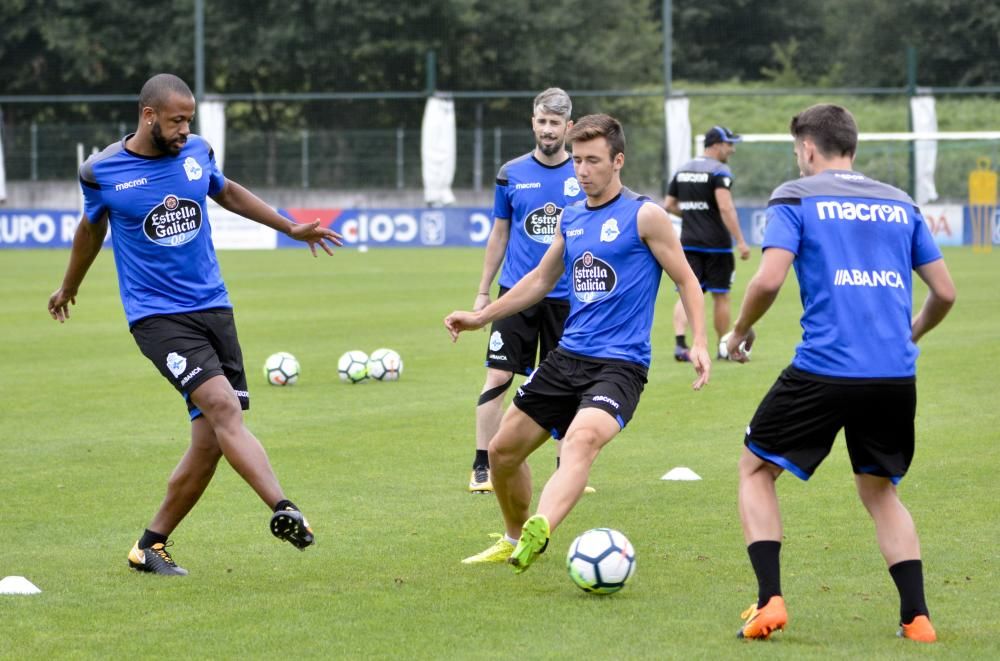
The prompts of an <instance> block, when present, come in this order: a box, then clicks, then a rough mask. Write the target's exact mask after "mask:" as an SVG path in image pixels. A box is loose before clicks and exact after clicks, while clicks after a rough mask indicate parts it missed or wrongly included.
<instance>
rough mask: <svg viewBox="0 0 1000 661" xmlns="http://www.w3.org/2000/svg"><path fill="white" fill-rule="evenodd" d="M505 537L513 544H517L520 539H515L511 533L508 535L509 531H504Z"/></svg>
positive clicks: (505, 539)
mask: <svg viewBox="0 0 1000 661" xmlns="http://www.w3.org/2000/svg"><path fill="white" fill-rule="evenodd" d="M503 538H504V541H507V542H509V543H510V545H511V546H517V543H518V541H519V540H517V539H514V538H513V537H511V536H510V535H508V534H507V533H504V534H503Z"/></svg>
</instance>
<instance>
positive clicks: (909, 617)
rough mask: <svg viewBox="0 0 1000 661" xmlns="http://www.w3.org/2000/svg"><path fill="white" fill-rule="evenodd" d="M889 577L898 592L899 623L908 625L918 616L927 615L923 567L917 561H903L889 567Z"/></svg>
mask: <svg viewBox="0 0 1000 661" xmlns="http://www.w3.org/2000/svg"><path fill="white" fill-rule="evenodd" d="M889 575H890V576H892V580H893V581H895V583H896V589H897V590H899V621H900V622H902V623H903V624H909V623H910V622H912V621H913V618H915V617H916V616H918V615H927V616H929V615H930V613H928V612H927V602H925V601H924V565H923V563H922V562H920V561H919V560H903V561H902V562H897V563H896V564H894V565H893V566H892V567H889Z"/></svg>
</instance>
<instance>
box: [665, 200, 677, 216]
mask: <svg viewBox="0 0 1000 661" xmlns="http://www.w3.org/2000/svg"><path fill="white" fill-rule="evenodd" d="M663 208H664V209H666V210H667V213H672V214H673V215H675V216H680V215H681V205H680V203H679V201H678V199H677V198H676V197H674V196H673V195H667V196H666V197H665V198H664V199H663Z"/></svg>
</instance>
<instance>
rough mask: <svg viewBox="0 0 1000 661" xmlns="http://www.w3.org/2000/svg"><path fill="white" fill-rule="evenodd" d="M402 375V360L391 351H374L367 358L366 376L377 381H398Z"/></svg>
mask: <svg viewBox="0 0 1000 661" xmlns="http://www.w3.org/2000/svg"><path fill="white" fill-rule="evenodd" d="M402 375H403V359H402V358H401V357H400V356H399V354H398V353H396V352H395V351H393V350H392V349H384V348H383V349H375V351H372V355H371V356H369V357H368V376H370V377H371V378H373V379H376V380H378V381H398V380H399V377H400V376H402Z"/></svg>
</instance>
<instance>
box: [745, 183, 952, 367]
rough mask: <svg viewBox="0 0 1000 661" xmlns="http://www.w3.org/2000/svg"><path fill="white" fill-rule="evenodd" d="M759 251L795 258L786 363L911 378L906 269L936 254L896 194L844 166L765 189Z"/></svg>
mask: <svg viewBox="0 0 1000 661" xmlns="http://www.w3.org/2000/svg"><path fill="white" fill-rule="evenodd" d="M763 248H764V250H767V249H768V248H784V249H785V250H788V251H790V252H792V253H794V254H795V262H794V266H795V274H796V276H797V277H798V279H799V289H800V296H801V299H802V308H803V312H802V319H801V324H802V342H801V344H799V345H798V346H797V347H796V349H795V358H794V359H793V360H792V365H794V366H795V367H797V368H799V369H801V370H805V371H806V372H812V373H814V374H820V375H825V376H833V377H844V378H879V377H882V378H892V377H911V376H913V375H915V374H916V360H917V355H918V353H919V351H918V349H917V346H916V345H915V344H914V343H913V342H912V340H911V339H910V336H911V330H910V329H911V312H912V305H913V303H912V301H913V269H914V268H915V267H918V266H921V265H923V264H927V263H928V262H933V261H934V260H937V259H941V251H940V250H939V249H938V247H937V245H936V244H935V243H934V239H933V238H932V237H931V233H930V231H929V230H928V229H927V225H926V224H925V223H924V219H923V217H922V216H921V215H920V209H919V208H918V207H917V205H916V204H915V203H914V202H913V200H912V199H910V197H909V196H908V195H907V194H906V193H904V192H903V191H901V190H899V189H897V188H894V187H893V186H890V185H888V184H883V183H881V182H878V181H874V180H872V179H869V178H868V177H866V176H864V175H862V174H860V173H857V172H851V171H845V170H826V171H824V172H822V173H820V174H817V175H815V176H812V177H804V178H802V179H798V180H795V181H789V182H786V183H784V184H782V185H781V186H779V187H778V188H777V189H775V191H774V193H772V194H771V200H770V202H768V208H767V228H766V229H765V231H764V243H763Z"/></svg>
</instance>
